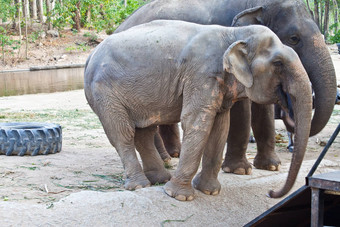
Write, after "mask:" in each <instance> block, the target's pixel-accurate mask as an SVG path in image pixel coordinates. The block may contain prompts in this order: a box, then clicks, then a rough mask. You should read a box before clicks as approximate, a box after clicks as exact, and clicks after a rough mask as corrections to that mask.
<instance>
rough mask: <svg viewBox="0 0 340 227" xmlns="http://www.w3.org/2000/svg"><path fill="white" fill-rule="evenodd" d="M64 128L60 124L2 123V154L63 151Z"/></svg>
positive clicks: (0, 128) (38, 153) (44, 153)
mask: <svg viewBox="0 0 340 227" xmlns="http://www.w3.org/2000/svg"><path fill="white" fill-rule="evenodd" d="M61 147H62V130H61V126H60V125H58V124H51V123H36V122H17V123H0V155H8V156H9V155H19V156H23V155H32V156H34V155H46V154H55V153H57V152H60V151H61Z"/></svg>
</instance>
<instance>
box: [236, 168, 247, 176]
mask: <svg viewBox="0 0 340 227" xmlns="http://www.w3.org/2000/svg"><path fill="white" fill-rule="evenodd" d="M234 173H235V174H238V175H245V174H246V171H245V169H243V168H237V169H235V171H234Z"/></svg>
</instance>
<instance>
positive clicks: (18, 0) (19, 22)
mask: <svg viewBox="0 0 340 227" xmlns="http://www.w3.org/2000/svg"><path fill="white" fill-rule="evenodd" d="M21 5H22V1H21V0H17V7H18V29H19V43H21V12H22V11H21V9H22V7H21Z"/></svg>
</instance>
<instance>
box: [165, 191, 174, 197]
mask: <svg viewBox="0 0 340 227" xmlns="http://www.w3.org/2000/svg"><path fill="white" fill-rule="evenodd" d="M164 191H165V193H166V194H167V195H168V196H170V197H173V196H172V191H170V190H164Z"/></svg>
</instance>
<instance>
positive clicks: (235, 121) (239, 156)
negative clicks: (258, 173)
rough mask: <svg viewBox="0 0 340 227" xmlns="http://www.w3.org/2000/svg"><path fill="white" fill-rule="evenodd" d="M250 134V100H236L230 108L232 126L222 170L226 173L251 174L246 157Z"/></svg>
mask: <svg viewBox="0 0 340 227" xmlns="http://www.w3.org/2000/svg"><path fill="white" fill-rule="evenodd" d="M249 136H250V100H248V99H247V100H242V101H239V102H236V103H235V104H234V105H233V107H232V108H231V110H230V128H229V135H228V140H227V152H226V154H225V158H224V162H223V164H222V170H223V171H224V172H226V173H235V174H240V175H244V174H247V175H248V174H251V170H252V167H251V164H250V163H249V162H248V160H247V158H246V150H247V146H248V140H249Z"/></svg>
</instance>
